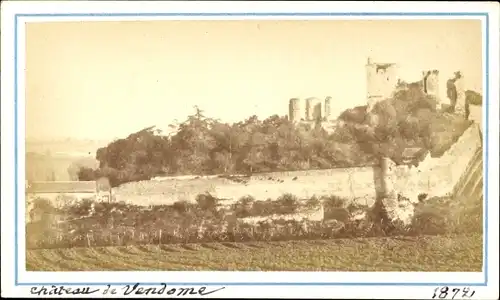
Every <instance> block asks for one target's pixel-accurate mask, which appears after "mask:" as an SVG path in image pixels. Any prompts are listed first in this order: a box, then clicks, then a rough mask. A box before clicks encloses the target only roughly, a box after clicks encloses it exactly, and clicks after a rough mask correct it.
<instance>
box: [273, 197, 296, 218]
mask: <svg viewBox="0 0 500 300" xmlns="http://www.w3.org/2000/svg"><path fill="white" fill-rule="evenodd" d="M276 202H277V205H280V206H282V207H283V210H284V213H289V214H292V213H295V212H296V211H297V209H298V208H299V201H298V199H297V197H296V196H295V195H292V194H288V193H287V194H283V195H281V196H280V197H278V199H276Z"/></svg>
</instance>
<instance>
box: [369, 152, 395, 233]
mask: <svg viewBox="0 0 500 300" xmlns="http://www.w3.org/2000/svg"><path fill="white" fill-rule="evenodd" d="M392 167H393V162H392V161H391V159H390V158H388V157H380V158H379V159H378V162H377V164H376V165H375V166H374V167H373V181H374V183H375V205H374V210H375V212H376V214H375V215H376V216H377V218H378V220H377V221H380V222H381V223H382V224H387V223H388V222H389V223H390V221H391V220H392V219H393V218H394V216H392V212H393V211H394V208H395V206H397V201H396V200H397V196H396V194H395V191H394V183H393V178H392V177H393V176H392V175H393V174H392V173H393V172H392Z"/></svg>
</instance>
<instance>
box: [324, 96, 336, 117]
mask: <svg viewBox="0 0 500 300" xmlns="http://www.w3.org/2000/svg"><path fill="white" fill-rule="evenodd" d="M332 101H333V100H332V97H326V99H325V105H324V111H325V112H324V120H325V121H332V120H334V119H335V116H334V115H333V110H332V105H333V103H332Z"/></svg>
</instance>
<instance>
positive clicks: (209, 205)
mask: <svg viewBox="0 0 500 300" xmlns="http://www.w3.org/2000/svg"><path fill="white" fill-rule="evenodd" d="M196 203H197V204H198V207H199V208H201V209H202V210H214V209H215V208H216V207H217V204H218V199H217V198H215V197H214V196H212V195H210V194H209V193H207V194H199V195H198V196H196Z"/></svg>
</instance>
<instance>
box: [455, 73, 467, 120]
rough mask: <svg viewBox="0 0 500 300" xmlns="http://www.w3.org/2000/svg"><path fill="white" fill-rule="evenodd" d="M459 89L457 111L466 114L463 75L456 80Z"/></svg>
mask: <svg viewBox="0 0 500 300" xmlns="http://www.w3.org/2000/svg"><path fill="white" fill-rule="evenodd" d="M455 87H456V89H457V104H456V106H455V112H457V113H460V114H465V79H464V77H463V75H462V76H461V77H460V78H458V79H457V80H456V81H455Z"/></svg>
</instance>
